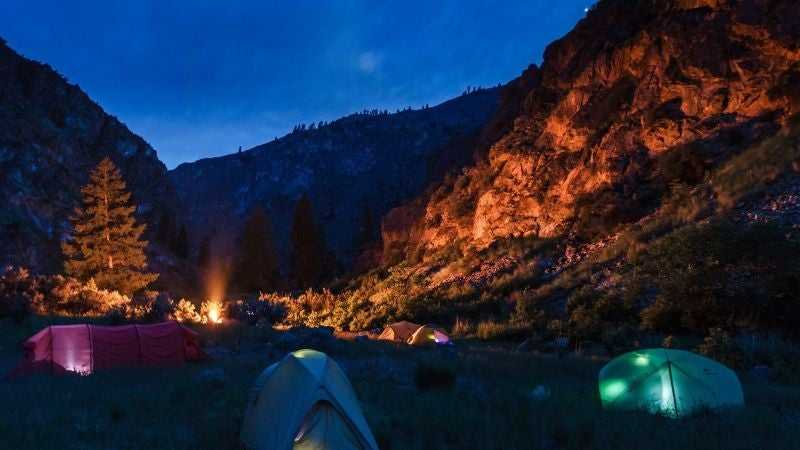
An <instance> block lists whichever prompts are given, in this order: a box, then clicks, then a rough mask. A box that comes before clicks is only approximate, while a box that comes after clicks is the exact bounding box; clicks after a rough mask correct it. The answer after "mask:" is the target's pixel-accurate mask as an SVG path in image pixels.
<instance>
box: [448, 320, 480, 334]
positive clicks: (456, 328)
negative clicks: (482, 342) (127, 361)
mask: <svg viewBox="0 0 800 450" xmlns="http://www.w3.org/2000/svg"><path fill="white" fill-rule="evenodd" d="M474 332H475V327H474V326H473V324H472V322H470V321H469V320H466V319H462V318H460V317H456V322H455V324H453V328H452V330H451V331H450V334H451V335H453V337H459V338H464V337H467V336H470V335H472V333H474Z"/></svg>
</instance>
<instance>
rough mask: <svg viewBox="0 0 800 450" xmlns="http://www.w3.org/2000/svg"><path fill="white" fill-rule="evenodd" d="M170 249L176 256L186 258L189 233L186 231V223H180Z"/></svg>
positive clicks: (187, 255)
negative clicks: (173, 243)
mask: <svg viewBox="0 0 800 450" xmlns="http://www.w3.org/2000/svg"><path fill="white" fill-rule="evenodd" d="M172 250H173V251H174V252H175V255H176V256H178V258H181V259H186V258H188V257H189V234H188V233H187V232H186V225H183V224H182V225H181V228H180V231H178V237H176V238H175V245H173V249H172Z"/></svg>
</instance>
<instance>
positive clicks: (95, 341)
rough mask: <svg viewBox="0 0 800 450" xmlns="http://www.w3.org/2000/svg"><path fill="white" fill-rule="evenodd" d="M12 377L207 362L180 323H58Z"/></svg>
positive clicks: (30, 343) (31, 344) (28, 344)
mask: <svg viewBox="0 0 800 450" xmlns="http://www.w3.org/2000/svg"><path fill="white" fill-rule="evenodd" d="M22 345H23V349H24V351H25V359H24V361H23V362H22V364H21V365H20V366H19V367H17V368H16V369H15V370H14V372H12V376H13V375H24V374H27V373H30V372H34V371H47V372H52V373H62V372H75V373H80V374H84V375H86V374H90V373H92V372H94V371H95V370H99V369H110V368H115V367H161V366H177V365H181V364H183V363H184V362H185V361H193V360H199V359H203V358H204V357H205V354H204V353H203V351H202V349H201V348H200V340H199V335H198V334H197V333H195V332H194V331H192V330H190V329H188V328H186V327H184V326H182V325H180V324H178V323H177V322H162V323H157V324H152V325H125V326H100V325H87V324H80V325H53V326H49V327H47V328H45V329H43V330H41V331H39V332H38V333H36V334H34V335H33V336H31V337H30V338H28V339H27V340H26V341H25V342H24V343H23V344H22Z"/></svg>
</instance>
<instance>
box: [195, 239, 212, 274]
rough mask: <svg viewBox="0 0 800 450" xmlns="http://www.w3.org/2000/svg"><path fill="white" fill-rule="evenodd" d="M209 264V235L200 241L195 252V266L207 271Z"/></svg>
mask: <svg viewBox="0 0 800 450" xmlns="http://www.w3.org/2000/svg"><path fill="white" fill-rule="evenodd" d="M210 264H211V235H208V236H206V237H204V238H203V239H202V240H201V241H200V247H199V249H198V250H197V265H198V266H200V267H201V268H203V269H207V268H208V266H209V265H210Z"/></svg>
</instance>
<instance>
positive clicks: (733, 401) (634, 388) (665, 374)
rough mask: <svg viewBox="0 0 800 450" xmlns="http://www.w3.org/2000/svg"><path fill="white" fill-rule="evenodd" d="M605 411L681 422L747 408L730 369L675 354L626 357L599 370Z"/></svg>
mask: <svg viewBox="0 0 800 450" xmlns="http://www.w3.org/2000/svg"><path fill="white" fill-rule="evenodd" d="M599 387H600V400H601V401H602V403H603V407H604V408H605V409H610V410H644V411H649V412H651V413H656V414H664V415H666V416H669V417H683V416H687V415H690V414H692V413H693V412H695V411H696V410H697V409H698V408H711V409H716V408H722V407H733V406H743V405H744V396H743V394H742V386H741V384H740V383H739V379H738V378H737V376H736V374H735V373H734V372H733V371H732V370H731V369H729V368H727V367H725V366H723V365H722V364H719V363H717V362H715V361H712V360H710V359H708V358H705V357H702V356H700V355H697V354H694V353H691V352H687V351H683V350H672V349H661V348H660V349H648V350H638V351H634V352H630V353H625V354H624V355H621V356H619V357H617V358H615V359H613V360H611V361H610V362H609V363H608V364H606V366H605V367H603V369H602V370H600V383H599Z"/></svg>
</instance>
